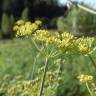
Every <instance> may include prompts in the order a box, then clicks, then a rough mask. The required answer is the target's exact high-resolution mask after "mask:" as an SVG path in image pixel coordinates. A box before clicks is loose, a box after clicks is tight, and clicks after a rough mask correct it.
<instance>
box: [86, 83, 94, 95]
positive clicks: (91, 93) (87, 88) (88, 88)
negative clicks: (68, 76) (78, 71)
mask: <svg viewBox="0 0 96 96" xmlns="http://www.w3.org/2000/svg"><path fill="white" fill-rule="evenodd" d="M86 87H87V89H88V92H89V93H90V96H93V94H92V92H91V90H90V88H89V85H88V83H87V82H86Z"/></svg>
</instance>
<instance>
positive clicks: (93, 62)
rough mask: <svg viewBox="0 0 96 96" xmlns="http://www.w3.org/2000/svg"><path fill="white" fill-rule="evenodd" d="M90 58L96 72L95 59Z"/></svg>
mask: <svg viewBox="0 0 96 96" xmlns="http://www.w3.org/2000/svg"><path fill="white" fill-rule="evenodd" d="M88 56H89V59H90V60H91V62H92V64H93V66H94V68H95V70H96V63H95V61H94V60H93V58H92V56H91V55H88Z"/></svg>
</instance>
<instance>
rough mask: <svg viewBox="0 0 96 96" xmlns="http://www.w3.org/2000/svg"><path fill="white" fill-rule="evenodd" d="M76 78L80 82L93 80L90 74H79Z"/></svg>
mask: <svg viewBox="0 0 96 96" xmlns="http://www.w3.org/2000/svg"><path fill="white" fill-rule="evenodd" d="M78 79H79V80H80V82H87V81H92V80H93V76H91V75H83V74H82V75H80V76H78Z"/></svg>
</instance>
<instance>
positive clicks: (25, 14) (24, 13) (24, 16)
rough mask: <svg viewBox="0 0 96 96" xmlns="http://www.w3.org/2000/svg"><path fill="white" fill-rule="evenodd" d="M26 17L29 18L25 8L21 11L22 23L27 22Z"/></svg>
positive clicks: (27, 10)
mask: <svg viewBox="0 0 96 96" xmlns="http://www.w3.org/2000/svg"><path fill="white" fill-rule="evenodd" d="M28 16H29V9H28V7H25V8H24V10H23V11H22V14H21V19H22V20H24V21H27V20H28Z"/></svg>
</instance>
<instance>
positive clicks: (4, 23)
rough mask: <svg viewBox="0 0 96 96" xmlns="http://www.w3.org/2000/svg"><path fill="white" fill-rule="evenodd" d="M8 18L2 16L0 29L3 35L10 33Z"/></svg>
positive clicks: (5, 15)
mask: <svg viewBox="0 0 96 96" xmlns="http://www.w3.org/2000/svg"><path fill="white" fill-rule="evenodd" d="M10 23H11V22H10V18H9V16H8V15H7V14H6V13H3V15H2V22H1V29H2V32H3V33H4V34H7V33H8V32H9V31H10Z"/></svg>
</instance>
